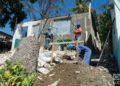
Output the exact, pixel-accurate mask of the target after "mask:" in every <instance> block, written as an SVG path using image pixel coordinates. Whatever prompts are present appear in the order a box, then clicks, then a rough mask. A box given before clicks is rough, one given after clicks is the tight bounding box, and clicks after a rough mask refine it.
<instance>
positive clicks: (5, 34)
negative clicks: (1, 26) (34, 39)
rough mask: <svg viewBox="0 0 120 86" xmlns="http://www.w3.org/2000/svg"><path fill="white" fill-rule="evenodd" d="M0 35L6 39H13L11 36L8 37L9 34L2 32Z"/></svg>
mask: <svg viewBox="0 0 120 86" xmlns="http://www.w3.org/2000/svg"><path fill="white" fill-rule="evenodd" d="M0 35H3V36H6V37H8V38H12V37H13V36H12V35H9V34H7V33H4V32H2V31H0Z"/></svg>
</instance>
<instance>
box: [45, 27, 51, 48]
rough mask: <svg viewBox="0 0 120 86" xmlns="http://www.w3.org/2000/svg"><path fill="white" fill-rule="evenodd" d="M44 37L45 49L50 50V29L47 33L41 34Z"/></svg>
mask: <svg viewBox="0 0 120 86" xmlns="http://www.w3.org/2000/svg"><path fill="white" fill-rule="evenodd" d="M43 34H44V35H45V45H44V48H45V49H50V48H51V46H50V45H49V44H50V43H51V42H53V33H52V32H51V28H48V31H47V32H45V33H43Z"/></svg>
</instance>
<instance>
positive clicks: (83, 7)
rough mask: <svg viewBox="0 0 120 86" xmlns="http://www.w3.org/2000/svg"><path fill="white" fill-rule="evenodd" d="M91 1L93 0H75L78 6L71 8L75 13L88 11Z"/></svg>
mask: <svg viewBox="0 0 120 86" xmlns="http://www.w3.org/2000/svg"><path fill="white" fill-rule="evenodd" d="M90 1H91V0H75V3H76V7H75V8H71V10H72V11H74V12H75V13H83V12H88V10H89V7H88V3H89V2H90Z"/></svg>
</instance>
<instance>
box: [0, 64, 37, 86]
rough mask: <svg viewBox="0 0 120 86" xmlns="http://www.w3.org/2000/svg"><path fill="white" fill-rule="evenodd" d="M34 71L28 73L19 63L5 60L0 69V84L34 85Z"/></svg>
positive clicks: (11, 85)
mask: <svg viewBox="0 0 120 86" xmlns="http://www.w3.org/2000/svg"><path fill="white" fill-rule="evenodd" d="M36 76H37V75H36V73H29V72H27V71H26V69H25V67H24V66H23V65H22V64H20V63H16V64H12V63H11V62H6V64H5V65H4V67H3V68H2V69H1V70H0V86H34V83H35V80H36Z"/></svg>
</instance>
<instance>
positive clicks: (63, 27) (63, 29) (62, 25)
mask: <svg viewBox="0 0 120 86" xmlns="http://www.w3.org/2000/svg"><path fill="white" fill-rule="evenodd" d="M70 23H71V22H70V20H59V21H55V22H54V25H53V27H55V28H56V35H66V34H70Z"/></svg>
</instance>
